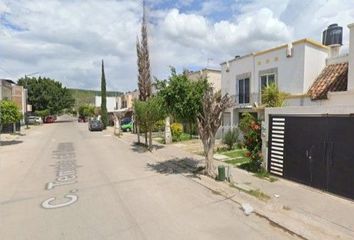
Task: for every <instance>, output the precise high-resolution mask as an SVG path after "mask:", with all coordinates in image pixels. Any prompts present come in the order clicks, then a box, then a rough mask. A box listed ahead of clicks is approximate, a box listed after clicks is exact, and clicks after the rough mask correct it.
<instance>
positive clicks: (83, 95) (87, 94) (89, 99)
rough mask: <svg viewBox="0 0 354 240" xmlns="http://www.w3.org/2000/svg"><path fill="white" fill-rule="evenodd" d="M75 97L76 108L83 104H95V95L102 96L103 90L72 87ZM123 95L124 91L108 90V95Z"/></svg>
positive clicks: (71, 90)
mask: <svg viewBox="0 0 354 240" xmlns="http://www.w3.org/2000/svg"><path fill="white" fill-rule="evenodd" d="M69 91H70V92H71V94H72V96H73V98H74V99H75V109H77V108H78V106H80V105H83V104H95V96H100V95H101V91H96V90H84V89H70V88H69ZM121 95H123V93H122V92H117V91H107V97H116V96H121Z"/></svg>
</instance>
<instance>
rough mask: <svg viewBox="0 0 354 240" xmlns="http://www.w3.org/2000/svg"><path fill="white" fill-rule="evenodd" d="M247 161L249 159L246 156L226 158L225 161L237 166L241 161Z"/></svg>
mask: <svg viewBox="0 0 354 240" xmlns="http://www.w3.org/2000/svg"><path fill="white" fill-rule="evenodd" d="M248 161H249V159H248V158H235V159H230V160H226V161H225V162H226V163H228V164H232V165H236V166H237V165H240V164H243V163H247V162H248Z"/></svg>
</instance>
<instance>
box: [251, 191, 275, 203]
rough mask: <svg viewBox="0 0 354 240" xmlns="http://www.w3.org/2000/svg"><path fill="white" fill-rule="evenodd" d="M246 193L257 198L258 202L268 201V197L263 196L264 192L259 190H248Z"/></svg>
mask: <svg viewBox="0 0 354 240" xmlns="http://www.w3.org/2000/svg"><path fill="white" fill-rule="evenodd" d="M247 193H248V194H250V195H252V196H254V197H256V198H258V199H259V200H262V201H268V200H269V199H270V197H269V196H268V195H267V194H265V193H264V192H262V191H261V190H259V189H256V190H249V191H247Z"/></svg>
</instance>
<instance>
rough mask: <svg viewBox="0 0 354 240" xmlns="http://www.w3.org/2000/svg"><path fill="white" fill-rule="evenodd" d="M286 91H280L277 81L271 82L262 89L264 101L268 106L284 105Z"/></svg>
mask: <svg viewBox="0 0 354 240" xmlns="http://www.w3.org/2000/svg"><path fill="white" fill-rule="evenodd" d="M286 95H287V94H286V93H283V92H281V91H279V88H278V86H277V85H276V84H275V83H271V84H269V85H268V86H266V87H264V88H263V90H262V103H263V104H265V106H266V107H282V106H283V105H284V101H285V98H286Z"/></svg>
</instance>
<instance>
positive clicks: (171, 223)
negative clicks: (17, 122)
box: [0, 121, 296, 240]
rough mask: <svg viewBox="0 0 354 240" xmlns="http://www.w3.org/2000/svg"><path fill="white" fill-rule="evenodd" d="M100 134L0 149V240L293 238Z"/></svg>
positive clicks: (69, 133)
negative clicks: (164, 170) (163, 170)
mask: <svg viewBox="0 0 354 240" xmlns="http://www.w3.org/2000/svg"><path fill="white" fill-rule="evenodd" d="M154 161H155V160H154V158H153V155H152V154H150V153H148V152H142V151H139V149H137V148H135V147H134V146H131V144H129V143H127V142H125V141H123V140H119V139H118V138H116V137H114V136H112V134H111V133H110V132H108V131H104V132H89V131H88V130H87V124H85V123H77V122H71V121H63V122H57V123H54V124H48V125H44V126H42V127H38V128H35V129H33V130H30V131H29V133H28V134H27V136H24V137H21V142H20V143H18V144H13V145H11V144H9V145H5V146H1V147H0V217H1V218H0V236H1V239H4V240H7V239H9V240H15V239H31V240H32V239H36V240H39V239H75V240H76V239H85V240H87V239H178V240H180V239H204V240H205V239H296V238H295V237H294V236H291V235H289V234H288V233H287V232H284V231H282V230H281V229H279V228H276V227H273V226H272V225H270V224H269V223H268V222H267V221H266V220H264V219H261V218H258V217H257V216H254V215H250V216H245V215H244V214H243V212H242V211H241V210H240V209H239V207H238V206H237V205H235V204H234V203H233V202H231V201H229V200H225V199H224V198H223V197H222V196H220V195H218V194H215V193H213V192H211V191H210V190H208V189H206V188H204V187H202V186H200V185H199V184H197V183H196V182H195V181H192V180H191V179H190V178H189V177H185V176H183V175H181V174H168V173H166V172H159V171H158V170H157V169H154V168H153V167H151V166H153V164H154Z"/></svg>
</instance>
